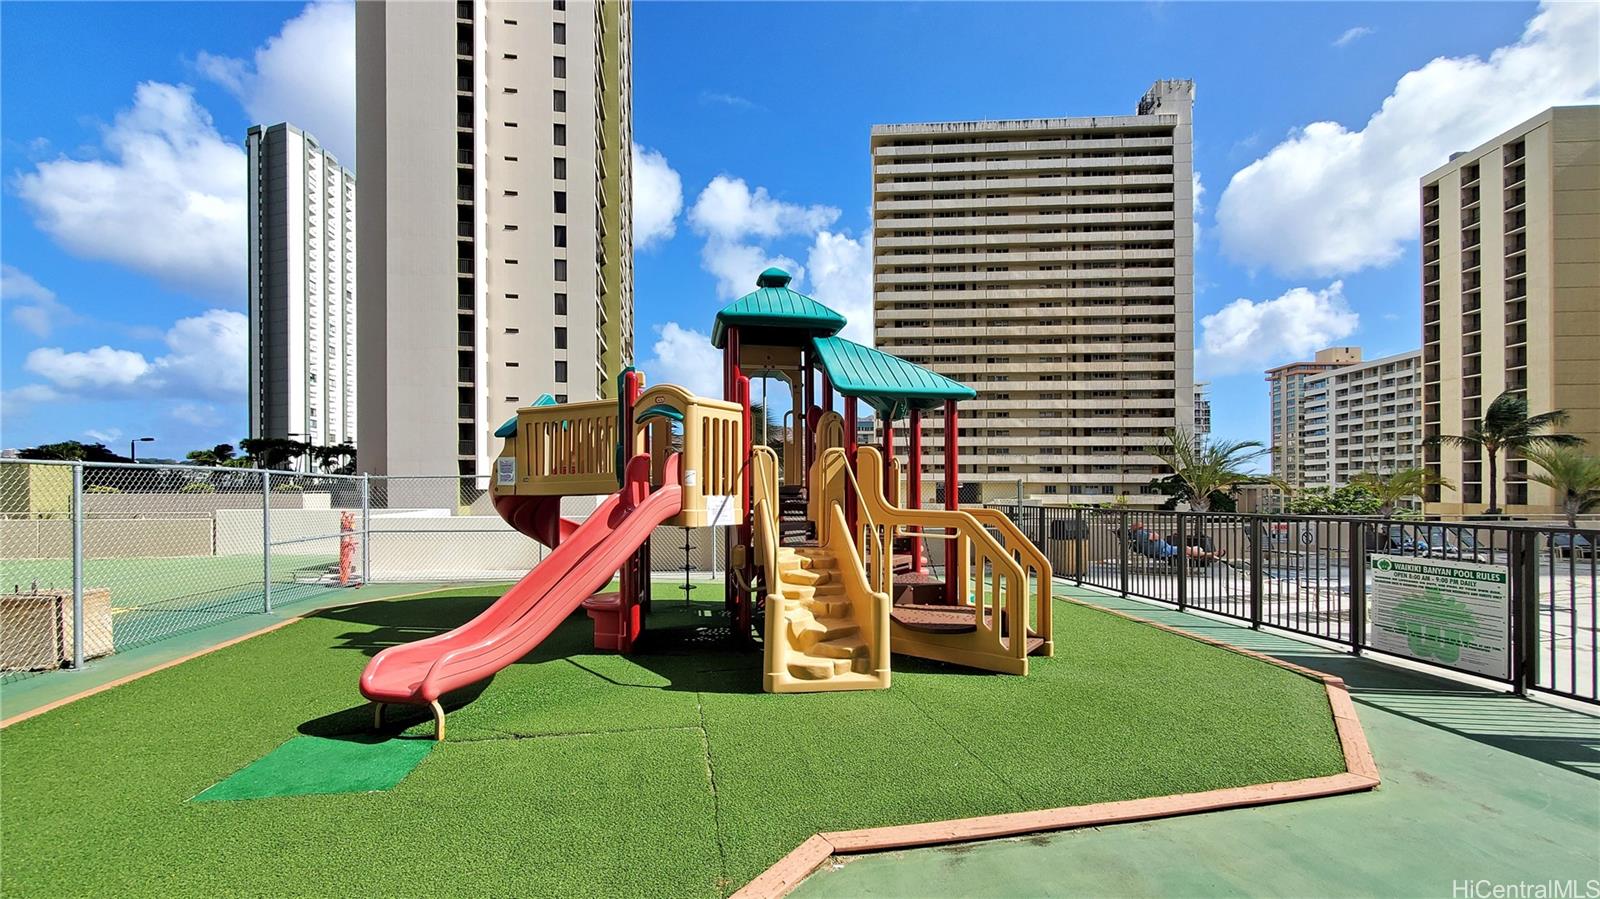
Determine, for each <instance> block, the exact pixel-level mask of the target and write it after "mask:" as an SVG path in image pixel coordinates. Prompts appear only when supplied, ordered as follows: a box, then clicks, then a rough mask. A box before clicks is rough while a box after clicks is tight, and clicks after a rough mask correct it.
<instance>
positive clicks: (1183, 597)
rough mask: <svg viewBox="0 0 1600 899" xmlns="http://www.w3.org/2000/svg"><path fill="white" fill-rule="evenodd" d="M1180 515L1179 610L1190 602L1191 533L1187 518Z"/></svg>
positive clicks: (1179, 513)
mask: <svg viewBox="0 0 1600 899" xmlns="http://www.w3.org/2000/svg"><path fill="white" fill-rule="evenodd" d="M1177 516H1178V611H1180V612H1181V611H1183V608H1184V606H1186V605H1188V604H1189V534H1188V525H1187V519H1185V518H1184V517H1183V513H1182V512H1178V513H1177Z"/></svg>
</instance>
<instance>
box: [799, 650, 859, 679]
mask: <svg viewBox="0 0 1600 899" xmlns="http://www.w3.org/2000/svg"><path fill="white" fill-rule="evenodd" d="M852 667H853V664H852V661H851V660H850V659H834V658H828V657H825V656H814V655H810V654H809V653H808V654H804V655H800V656H798V657H796V658H795V659H793V660H792V661H790V662H789V673H790V674H792V675H794V676H795V677H798V678H803V679H805V680H827V679H828V678H830V677H834V676H835V675H840V674H849V673H850V671H851V668H852Z"/></svg>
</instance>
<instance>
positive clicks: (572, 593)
mask: <svg viewBox="0 0 1600 899" xmlns="http://www.w3.org/2000/svg"><path fill="white" fill-rule="evenodd" d="M664 475H665V476H664V477H663V479H662V480H663V481H665V482H666V485H665V486H662V487H659V488H656V489H655V490H654V491H651V489H650V485H649V477H650V457H649V456H648V455H639V456H635V457H634V458H632V459H630V460H629V461H628V466H627V477H626V478H625V480H624V483H623V487H622V489H621V490H619V491H617V492H616V493H615V494H613V495H612V496H611V497H609V498H608V499H606V501H605V502H604V503H602V504H601V505H600V508H598V509H596V510H595V511H594V514H593V515H591V516H589V518H588V519H587V520H586V521H584V522H583V523H582V524H579V525H577V526H576V527H575V528H573V530H572V531H571V533H570V535H568V536H567V537H565V538H563V539H561V540H560V545H559V546H557V547H556V548H555V549H554V550H553V551H552V552H551V553H550V555H549V556H546V557H545V559H544V561H542V562H540V563H539V564H538V565H536V566H535V567H534V568H533V570H532V571H529V572H528V573H527V575H525V576H524V577H523V578H522V580H520V581H518V582H517V584H516V585H515V586H513V587H512V588H511V589H510V590H508V591H507V592H506V594H505V595H504V596H502V597H500V598H499V599H498V600H496V601H495V602H494V604H493V605H491V606H489V608H487V609H485V610H484V611H483V612H482V613H481V614H480V615H478V617H476V618H474V619H472V620H471V621H468V622H467V623H466V624H463V625H461V626H460V627H458V628H456V629H455V630H452V631H450V632H448V633H444V634H439V635H437V636H433V637H428V638H426V639H423V640H418V641H416V642H414V643H406V644H403V645H400V646H391V647H389V648H388V649H385V650H383V651H382V652H380V653H378V654H377V656H375V657H374V658H373V659H372V661H371V662H369V663H367V668H366V670H365V671H364V672H362V674H361V693H362V695H363V696H366V697H367V698H368V699H370V700H372V701H373V702H375V703H377V704H378V705H377V707H376V712H375V715H376V716H377V720H378V721H379V722H381V720H382V717H381V716H382V710H383V705H384V704H386V703H402V704H414V705H428V706H431V707H432V708H433V714H434V721H435V724H436V732H435V736H436V737H437V738H439V739H443V738H444V710H443V708H442V707H441V706H440V705H439V697H441V696H443V695H444V694H446V693H448V692H450V691H451V690H456V689H459V688H461V687H465V686H467V685H469V684H473V683H476V682H478V681H481V680H484V679H486V678H489V677H491V676H493V675H494V674H495V673H496V672H498V671H500V670H501V669H502V668H505V667H507V666H508V665H511V664H513V663H514V662H516V661H517V660H518V659H520V658H522V657H523V656H525V655H527V654H528V653H529V652H530V651H532V650H533V648H534V647H536V646H538V645H539V643H540V642H541V641H543V640H544V638H545V637H547V636H549V635H550V632H551V631H553V630H555V629H556V627H557V626H558V625H559V624H561V622H562V621H565V620H566V618H567V616H568V615H571V614H572V612H573V611H575V610H576V609H577V608H578V606H579V605H580V604H582V602H583V601H584V600H585V599H587V598H588V597H589V596H590V595H591V594H593V593H594V592H595V591H596V590H598V589H600V588H601V587H603V586H605V585H606V583H608V582H609V581H610V580H611V578H612V577H613V576H614V575H615V574H616V573H617V570H618V569H620V568H621V567H622V566H623V565H624V564H625V563H626V562H627V560H628V557H629V556H630V555H632V554H633V553H634V552H635V551H636V550H638V548H639V547H640V546H642V545H644V543H645V541H647V540H649V539H650V534H651V532H652V531H653V530H655V528H656V526H657V525H659V524H661V523H663V522H665V521H667V520H668V519H670V518H672V517H673V516H675V515H677V514H678V513H679V511H680V510H681V508H682V506H683V499H682V488H680V487H679V486H678V483H677V481H678V477H677V475H678V457H677V456H676V455H674V456H672V457H670V458H669V459H668V460H667V464H666V467H665V471H664ZM556 508H557V510H559V507H556ZM556 519H557V520H559V515H557V516H556ZM513 524H515V523H514V522H513ZM518 530H521V528H520V527H519V528H518Z"/></svg>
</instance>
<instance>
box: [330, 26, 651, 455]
mask: <svg viewBox="0 0 1600 899" xmlns="http://www.w3.org/2000/svg"><path fill="white" fill-rule="evenodd" d="M631 21H632V10H631V7H630V5H629V4H628V3H627V2H617V0H606V2H603V3H594V2H578V0H554V2H547V3H528V2H514V0H460V2H442V0H410V2H378V0H370V2H362V3H359V4H357V8H356V69H357V124H358V126H359V129H358V130H359V134H360V141H359V148H358V151H357V158H358V162H359V165H358V171H359V172H360V173H361V179H360V182H359V188H358V191H359V193H358V200H359V202H358V204H357V208H358V210H359V215H360V222H361V229H359V230H358V234H360V238H359V239H360V241H361V251H360V254H359V257H358V258H359V261H358V265H359V267H360V268H359V274H360V279H361V282H362V290H361V294H360V297H359V303H360V314H361V322H362V329H361V331H360V335H359V340H360V343H359V349H360V352H359V354H358V355H359V359H360V364H359V383H360V389H361V395H362V402H361V411H360V418H359V420H358V437H359V448H360V460H359V464H360V466H361V468H362V470H364V471H368V472H372V473H375V474H377V473H381V474H391V475H439V474H457V473H459V474H462V475H477V476H484V475H487V473H488V470H489V461H490V459H491V457H492V456H493V455H494V454H495V452H497V447H496V446H495V442H494V440H493V437H492V434H493V432H494V430H495V428H496V427H497V426H499V424H500V423H501V422H503V421H504V420H506V419H507V418H509V417H510V416H512V415H514V414H515V411H516V408H517V407H518V406H522V405H527V404H528V403H531V402H533V401H534V400H535V399H536V398H537V397H538V396H539V395H540V394H543V393H549V394H552V395H554V396H555V397H556V398H557V399H560V400H565V399H572V400H589V399H595V398H598V397H605V396H608V395H611V392H612V390H613V389H614V388H613V381H614V379H615V377H616V374H617V372H618V370H619V369H621V368H622V367H623V366H625V365H628V364H631V362H632V360H633V263H632V256H633V252H632V197H631V195H630V184H631V175H630V171H629V168H630V165H631V154H630V148H631V143H632V119H633V116H632V93H633V91H632V61H631V45H632V36H631Z"/></svg>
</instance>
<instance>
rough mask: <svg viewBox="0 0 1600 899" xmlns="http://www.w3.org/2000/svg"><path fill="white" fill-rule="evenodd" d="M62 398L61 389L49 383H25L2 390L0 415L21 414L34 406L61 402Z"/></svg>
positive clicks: (0, 393)
mask: <svg viewBox="0 0 1600 899" xmlns="http://www.w3.org/2000/svg"><path fill="white" fill-rule="evenodd" d="M61 399H62V396H61V393H60V391H58V390H56V389H55V388H54V387H51V386H50V385H48V384H24V385H22V386H21V387H15V388H12V389H11V390H5V391H0V416H5V417H7V418H10V417H13V416H19V415H22V414H23V413H25V412H27V411H28V410H30V409H32V408H33V407H34V406H42V405H45V404H47V403H55V402H59V401H60V400H61Z"/></svg>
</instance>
